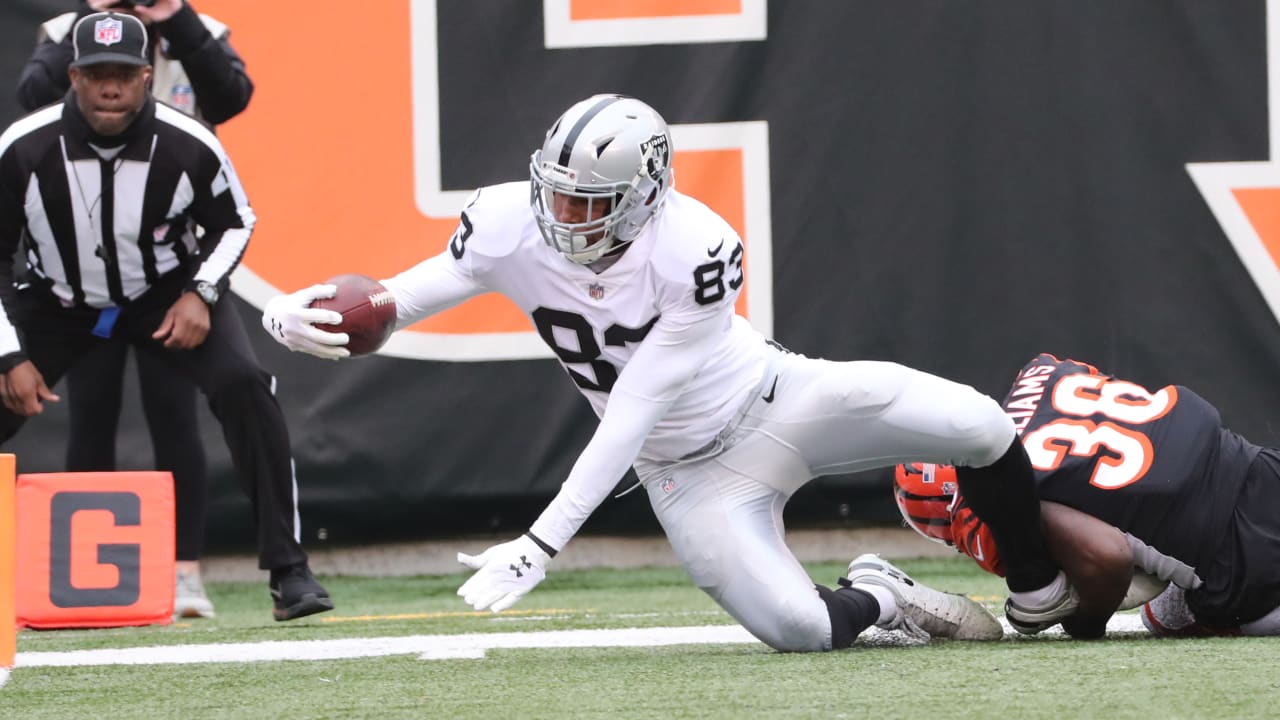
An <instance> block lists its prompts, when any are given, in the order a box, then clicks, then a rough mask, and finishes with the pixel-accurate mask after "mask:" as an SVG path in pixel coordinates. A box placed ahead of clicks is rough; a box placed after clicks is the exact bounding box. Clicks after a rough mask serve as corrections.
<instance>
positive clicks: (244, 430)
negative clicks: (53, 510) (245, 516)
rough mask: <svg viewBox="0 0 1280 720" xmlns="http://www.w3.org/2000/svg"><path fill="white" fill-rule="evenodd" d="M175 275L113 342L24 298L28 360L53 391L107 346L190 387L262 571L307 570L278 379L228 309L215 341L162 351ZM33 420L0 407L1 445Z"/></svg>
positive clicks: (48, 298) (73, 312) (49, 305)
mask: <svg viewBox="0 0 1280 720" xmlns="http://www.w3.org/2000/svg"><path fill="white" fill-rule="evenodd" d="M177 275H178V273H173V274H171V276H169V277H166V278H163V279H162V280H161V281H160V282H159V283H157V284H156V286H155V287H153V288H152V289H151V290H150V291H148V292H147V293H146V294H144V295H143V296H142V297H140V298H138V300H137V301H135V302H134V303H132V304H130V305H129V306H127V307H126V308H124V309H123V310H122V311H121V313H120V316H119V318H118V319H117V321H116V323H115V328H114V330H113V332H112V335H111V338H110V339H109V340H107V339H102V338H98V337H96V336H94V335H93V334H92V330H93V327H94V324H95V323H96V322H97V319H98V311H96V310H87V309H76V308H72V309H68V308H64V307H62V306H61V305H60V304H59V303H58V301H57V299H56V298H55V297H54V296H53V295H52V294H51V293H50V292H48V290H46V289H44V288H42V287H38V286H33V287H30V288H28V289H26V290H24V291H23V292H21V293H19V295H18V301H17V302H16V303H15V306H16V307H15V308H14V313H13V315H14V317H13V319H14V324H15V325H17V326H18V328H19V332H20V333H21V334H22V338H23V346H24V348H25V349H26V352H27V356H28V357H29V358H30V359H31V361H32V362H33V363H34V364H35V366H36V368H37V369H38V370H40V372H41V374H43V375H44V379H45V384H46V385H49V386H50V387H52V386H53V385H54V383H56V382H57V381H58V379H59V378H61V377H62V376H63V375H64V374H65V373H66V372H67V370H68V369H70V368H71V367H72V366H73V365H75V364H76V363H77V362H78V361H79V360H80V358H82V357H83V356H84V355H86V354H88V353H89V352H91V351H93V350H94V349H96V348H97V347H98V346H100V345H104V344H121V345H131V346H133V347H134V348H135V349H136V350H137V351H138V354H139V355H142V354H144V353H145V354H148V355H150V356H151V357H152V358H153V359H155V360H158V361H160V362H163V363H164V364H166V365H168V366H169V367H171V368H173V369H175V370H176V371H178V372H180V373H181V374H183V375H185V376H186V377H187V378H189V379H190V380H192V381H194V383H195V384H196V386H197V387H199V388H200V391H201V392H202V393H204V395H205V397H206V398H207V399H208V401H209V408H210V409H211V410H212V411H213V414H214V416H215V417H216V418H217V419H218V422H219V423H220V424H221V425H222V434H223V437H224V438H225V439H226V442H227V447H228V449H229V450H230V451H231V461H232V464H233V465H234V466H235V469H236V475H237V476H238V478H239V481H240V485H241V488H242V489H243V490H244V492H245V494H246V495H247V496H248V497H249V500H250V502H251V504H252V506H253V511H254V519H255V521H256V525H257V535H258V537H257V541H258V565H259V567H261V568H263V569H268V568H274V567H282V566H284V565H290V564H293V563H297V562H303V561H305V560H306V557H307V556H306V553H305V552H303V550H302V547H301V545H300V544H299V542H298V537H299V535H298V533H299V530H298V527H297V522H296V518H297V492H296V483H295V482H294V477H293V461H292V458H291V457H290V452H289V431H288V429H287V428H286V427H285V422H284V415H283V413H282V412H281V411H280V406H279V405H278V404H277V403H276V399H275V395H274V394H272V391H271V382H272V378H271V376H270V375H269V374H267V373H266V372H265V371H263V370H262V368H261V367H259V366H258V361H257V358H256V357H254V354H253V349H252V347H251V346H250V345H249V337H248V335H247V334H246V333H245V329H244V325H242V324H241V322H240V319H239V318H238V317H236V315H235V311H234V310H233V309H232V308H231V305H230V303H229V302H223V303H219V304H218V305H217V306H216V307H215V308H214V310H213V313H212V318H211V321H210V325H211V327H210V330H209V335H208V337H207V338H205V341H204V343H202V344H201V345H200V346H199V347H197V348H195V349H193V350H184V351H173V350H166V349H165V348H164V347H163V346H162V344H161V343H159V342H157V341H155V340H152V339H151V333H153V332H155V330H156V328H158V327H159V326H160V322H161V320H163V318H164V315H165V313H166V312H168V309H169V307H170V306H171V305H172V304H173V302H174V301H175V300H176V299H177V298H178V296H179V294H180V293H181V287H182V282H183V280H182V278H181V277H177ZM26 420H27V418H24V417H22V416H19V415H17V414H15V413H13V412H11V411H10V410H8V409H7V408H4V407H2V406H0V444H2V443H4V442H5V441H6V440H8V439H9V438H11V437H13V436H14V435H15V434H16V433H17V432H18V430H19V429H20V428H21V427H22V424H23V423H24V422H25V421H26Z"/></svg>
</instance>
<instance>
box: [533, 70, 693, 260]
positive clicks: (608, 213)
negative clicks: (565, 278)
mask: <svg viewBox="0 0 1280 720" xmlns="http://www.w3.org/2000/svg"><path fill="white" fill-rule="evenodd" d="M670 153H671V143H670V140H669V136H668V133H667V126H666V123H665V122H664V121H663V120H662V118H661V117H659V116H658V114H657V113H656V112H654V111H653V109H652V108H650V107H649V106H647V105H645V104H644V103H641V102H640V101H639V100H633V99H631V98H622V97H619V96H614V95H598V96H596V97H593V98H589V99H587V100H585V101H583V102H580V103H578V104H577V105H574V106H573V107H572V108H570V109H569V110H568V111H567V112H566V113H565V114H564V116H562V117H561V118H560V119H559V120H557V121H556V124H555V125H553V126H552V128H551V130H550V131H549V132H548V133H547V140H546V143H545V144H544V145H543V147H542V149H540V150H537V151H535V152H534V153H533V155H532V157H531V158H530V161H529V177H530V205H531V206H532V208H533V215H534V219H535V220H536V221H537V224H538V229H539V230H540V231H541V232H542V237H543V239H544V240H546V242H547V244H548V245H549V246H551V247H552V248H554V249H555V250H556V251H558V252H560V253H561V254H563V255H564V256H565V257H566V258H568V259H569V260H571V261H572V262H575V263H579V264H582V265H589V264H591V263H593V262H595V261H597V260H599V259H600V258H601V257H603V256H604V255H605V254H607V253H610V252H612V251H614V250H617V249H618V248H619V247H621V246H623V245H625V244H627V243H629V242H631V241H633V240H635V239H636V237H638V236H639V235H640V232H641V231H642V230H643V229H644V227H645V225H646V224H648V222H649V220H650V219H652V218H653V216H654V215H655V214H656V213H657V212H658V210H659V209H660V208H661V207H662V203H663V200H664V199H665V198H666V193H667V190H668V189H670V187H671V167H670ZM557 195H558V196H561V197H562V200H561V202H564V201H565V200H566V199H568V200H570V201H571V200H572V199H577V200H578V201H579V202H585V203H586V210H587V211H586V212H585V213H578V215H579V216H580V217H582V218H583V220H582V221H578V222H566V221H561V220H560V219H558V218H557V216H556V196H557ZM602 203H603V204H604V208H603V212H601V210H600V205H601V204H602ZM597 215H599V217H596V216H597ZM593 218H594V219H593ZM574 219H575V220H576V218H574Z"/></svg>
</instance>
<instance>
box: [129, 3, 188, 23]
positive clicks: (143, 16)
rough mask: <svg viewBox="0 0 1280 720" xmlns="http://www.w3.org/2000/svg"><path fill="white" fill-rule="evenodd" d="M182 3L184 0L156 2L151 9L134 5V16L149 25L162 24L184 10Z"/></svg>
mask: <svg viewBox="0 0 1280 720" xmlns="http://www.w3.org/2000/svg"><path fill="white" fill-rule="evenodd" d="M182 2H183V0H156V4H155V5H152V6H151V7H145V6H143V5H134V6H133V14H134V15H137V16H138V19H139V20H141V21H142V22H144V23H146V24H147V25H151V24H152V23H162V22H164V21H165V20H168V19H169V18H171V17H173V16H174V15H175V14H177V12H178V11H179V10H181V9H182Z"/></svg>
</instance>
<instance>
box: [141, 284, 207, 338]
mask: <svg viewBox="0 0 1280 720" xmlns="http://www.w3.org/2000/svg"><path fill="white" fill-rule="evenodd" d="M208 336H209V306H208V305H206V304H205V302H204V300H201V299H200V296H199V295H196V294H195V293H193V292H190V291H188V292H184V293H182V295H180V296H179V297H178V300H177V302H175V303H174V304H173V305H171V306H170V307H169V312H167V313H165V315H164V320H162V321H161V322H160V327H159V328H157V329H156V331H155V332H153V333H151V338H152V339H153V340H163V341H164V346H165V347H166V348H168V349H170V350H190V349H192V348H196V347H200V343H202V342H204V339H205V338H206V337H208Z"/></svg>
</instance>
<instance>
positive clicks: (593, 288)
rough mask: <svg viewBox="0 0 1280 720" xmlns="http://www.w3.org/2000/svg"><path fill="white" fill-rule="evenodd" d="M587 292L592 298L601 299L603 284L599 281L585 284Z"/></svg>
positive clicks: (602, 296) (602, 297)
mask: <svg viewBox="0 0 1280 720" xmlns="http://www.w3.org/2000/svg"><path fill="white" fill-rule="evenodd" d="M587 294H588V295H590V296H591V299H592V300H603V299H604V286H603V285H601V284H600V283H591V284H590V285H588V286H587Z"/></svg>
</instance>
